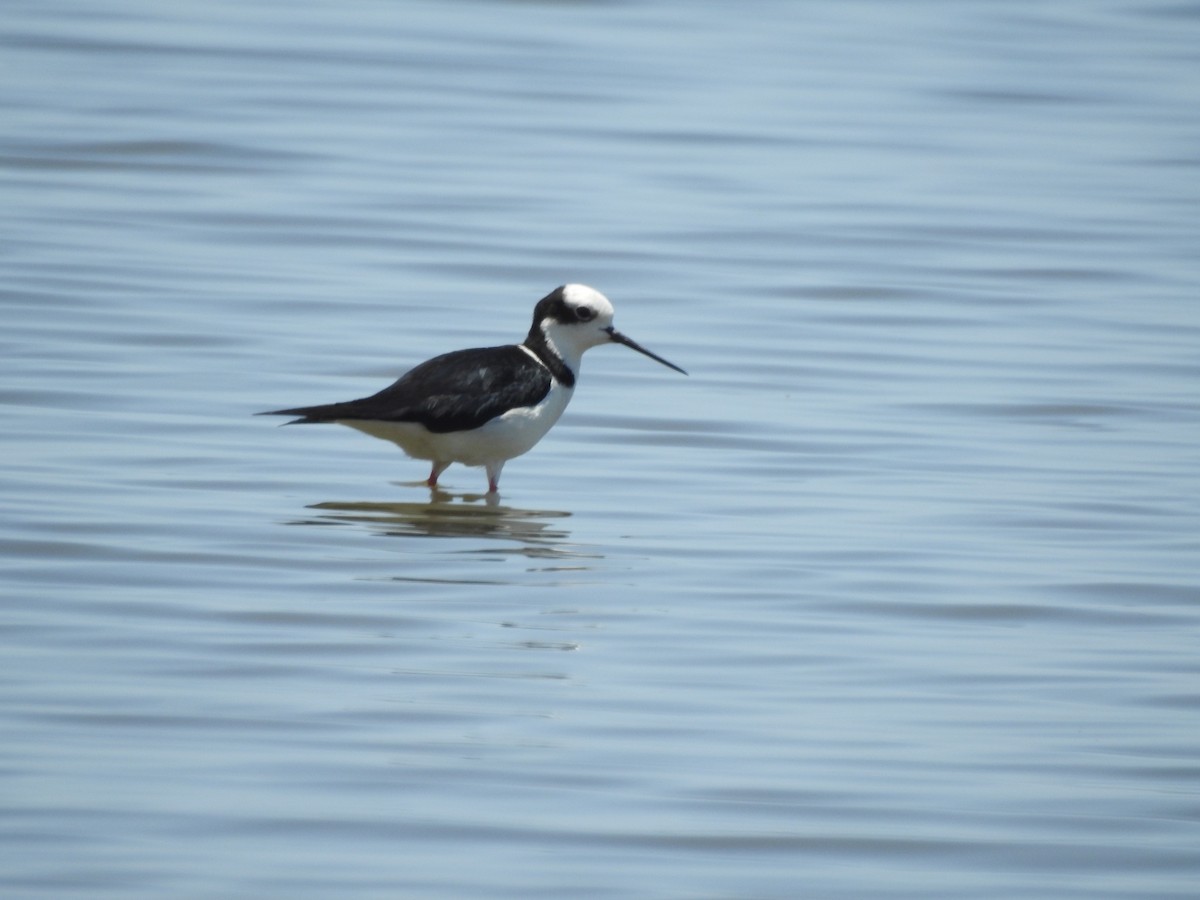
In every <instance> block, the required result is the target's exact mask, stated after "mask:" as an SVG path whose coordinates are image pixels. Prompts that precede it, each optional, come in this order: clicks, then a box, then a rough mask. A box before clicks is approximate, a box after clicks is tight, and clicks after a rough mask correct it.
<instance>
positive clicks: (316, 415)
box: [255, 403, 349, 425]
mask: <svg viewBox="0 0 1200 900" xmlns="http://www.w3.org/2000/svg"><path fill="white" fill-rule="evenodd" d="M347 406H349V404H348V403H327V404H326V405H325V406H297V407H296V408H295V409H272V410H270V411H269V412H260V413H255V415H256V416H296V417H297V418H295V419H292V421H290V422H284V423H283V424H284V425H310V424H313V423H317V422H336V421H337V420H338V419H342V418H345V413H346V407H347Z"/></svg>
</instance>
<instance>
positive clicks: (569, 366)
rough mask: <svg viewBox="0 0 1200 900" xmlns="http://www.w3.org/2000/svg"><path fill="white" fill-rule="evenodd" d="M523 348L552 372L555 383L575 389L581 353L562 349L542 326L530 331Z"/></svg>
mask: <svg viewBox="0 0 1200 900" xmlns="http://www.w3.org/2000/svg"><path fill="white" fill-rule="evenodd" d="M523 346H524V347H525V348H526V349H527V350H529V352H530V353H532V354H533V355H534V356H536V357H537V358H538V359H539V360H540V361H541V362H542V363H543V364H544V365H545V366H546V368H547V369H549V370H550V374H551V375H553V376H554V380H555V381H557V382H558V383H559V384H561V385H562V386H563V387H575V373H576V372H578V371H579V361H580V357H581V356H582V354H581V353H578V352H575V353H572V352H571V350H570V348H560V347H559V346H558V345H556V344H555V343H554V341H553V340H552V339H551V337H550V336H549V335H548V334H547V333H546V330H545V329H544V328H542V327H541V326H540V324H535V325H534V326H533V328H531V329H529V335H528V337H526V338H525V341H524V344H523ZM564 350H565V351H566V352H564Z"/></svg>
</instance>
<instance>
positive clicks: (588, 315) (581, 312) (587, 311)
mask: <svg viewBox="0 0 1200 900" xmlns="http://www.w3.org/2000/svg"><path fill="white" fill-rule="evenodd" d="M575 317H576V318H577V319H579V321H580V322H590V321H591V320H592V319H594V318H595V317H596V311H595V310H594V309H592V308H591V307H590V306H578V307H576V308H575Z"/></svg>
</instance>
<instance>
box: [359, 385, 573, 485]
mask: <svg viewBox="0 0 1200 900" xmlns="http://www.w3.org/2000/svg"><path fill="white" fill-rule="evenodd" d="M573 393H574V389H573V388H568V387H563V386H562V385H561V384H559V383H558V382H555V383H554V384H553V385H552V386H551V388H550V393H549V394H547V395H546V397H545V399H544V400H542V402H541V403H539V404H538V405H537V406H524V407H518V408H517V409H511V410H509V411H508V412H506V413H504V414H502V415H499V416H496V418H494V419H492V420H491V421H488V422H485V423H484V424H483V425H481V426H480V427H479V428H475V429H473V430H471V431H452V432H449V433H447V434H435V433H434V432H432V431H430V430H429V429H428V428H426V427H425V426H424V425H418V424H417V423H415V422H372V421H368V420H362V419H341V420H338V424H339V425H348V426H349V427H351V428H356V429H358V430H359V431H362V432H365V433H366V434H369V435H371V436H373V437H377V438H382V439H383V440H385V441H391V442H392V443H394V444H396V445H397V446H399V447H400V449H401V450H403V451H404V452H405V453H407V454H408V455H409V456H412V457H415V458H416V459H428V460H434V461H437V462H456V463H462V464H463V465H465V466H482V465H486V464H487V463H494V462H498V461H502V460H507V459H512V458H513V457H515V456H520V455H521V454H522V453H527V452H529V451H530V450H531V449H533V445H534V444H536V443H537V442H538V441H540V440H541V439H542V438H543V437H545V436H546V432H547V431H549V430H550V429H551V427H553V425H554V423H555V422H557V421H558V419H559V416H561V415H562V414H563V410H565V409H566V408H567V404H568V403H569V402H570V401H571V395H572V394H573Z"/></svg>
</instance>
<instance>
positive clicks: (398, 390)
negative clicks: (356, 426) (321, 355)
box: [263, 344, 574, 434]
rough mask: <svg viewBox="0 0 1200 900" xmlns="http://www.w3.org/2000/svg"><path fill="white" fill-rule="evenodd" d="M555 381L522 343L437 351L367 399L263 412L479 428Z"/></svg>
mask: <svg viewBox="0 0 1200 900" xmlns="http://www.w3.org/2000/svg"><path fill="white" fill-rule="evenodd" d="M555 358H556V359H557V357H555ZM559 362H560V364H561V360H560V361H559ZM567 371H568V372H569V371H570V370H569V369H568V370H567ZM571 381H572V382H573V381H574V378H572V379H571ZM550 385H551V378H550V372H549V371H548V370H547V368H546V366H544V365H541V364H540V363H538V362H537V360H535V359H533V357H531V356H530V355H529V354H528V353H527V352H525V351H524V350H522V349H521V348H520V347H518V346H517V345H516V344H508V345H506V346H503V347H482V348H479V349H477V350H455V351H453V352H451V353H443V354H442V355H441V356H435V357H434V358H433V359H431V360H428V361H427V362H423V363H421V364H420V365H419V366H417V367H416V368H414V369H412V370H410V371H409V372H407V373H405V374H404V375H402V376H401V377H400V379H399V380H398V381H396V382H395V383H394V384H393V385H391V386H390V387H386V388H384V389H383V390H382V391H380V392H379V393H378V394H372V395H371V396H370V397H364V398H362V399H361V400H348V401H346V402H344V403H329V404H326V405H325V406H304V407H297V408H296V409H278V410H275V411H273V412H269V413H263V415H279V416H299V418H298V419H296V422H305V423H307V422H336V421H339V420H343V419H357V420H369V421H380V422H417V423H419V424H421V425H424V426H425V427H426V428H428V429H429V430H430V431H432V432H435V433H437V434H445V433H447V432H451V431H469V430H470V429H472V428H478V427H479V426H481V425H483V424H484V423H486V422H488V421H490V420H491V419H494V418H495V417H496V416H498V415H500V414H501V413H504V412H506V411H508V410H510V409H513V408H514V407H521V406H535V405H536V404H538V403H540V402H541V401H542V400H543V399H544V398H545V397H546V395H547V394H548V393H550Z"/></svg>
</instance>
